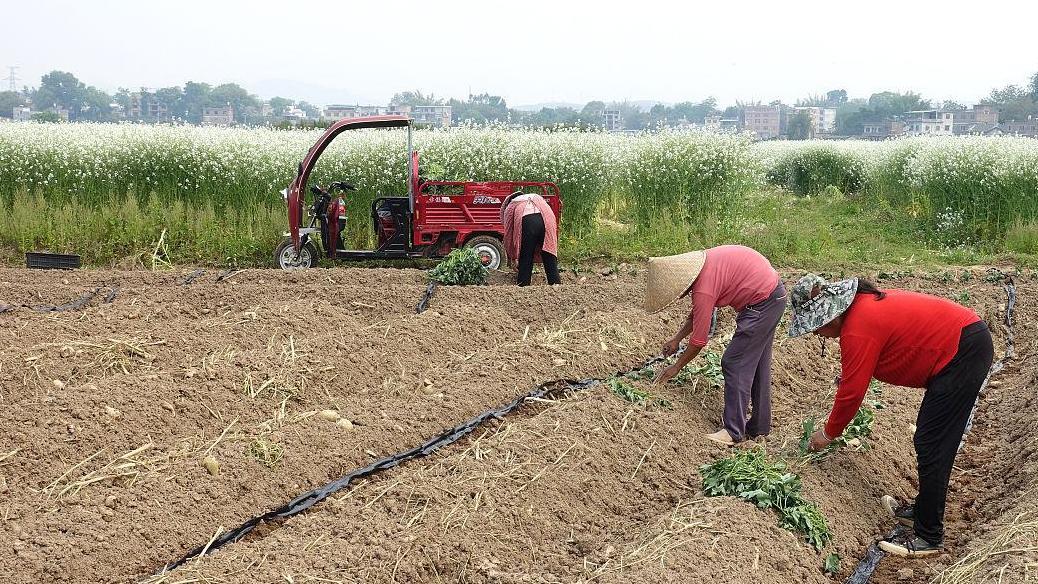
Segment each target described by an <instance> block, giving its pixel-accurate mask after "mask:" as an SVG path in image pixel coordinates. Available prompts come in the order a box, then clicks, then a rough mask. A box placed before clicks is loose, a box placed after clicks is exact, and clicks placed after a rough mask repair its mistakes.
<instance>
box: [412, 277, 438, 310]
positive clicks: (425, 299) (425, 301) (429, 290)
mask: <svg viewBox="0 0 1038 584" xmlns="http://www.w3.org/2000/svg"><path fill="white" fill-rule="evenodd" d="M434 292H436V280H432V281H430V282H429V285H428V286H426V287H425V293H424V294H422V298H421V300H419V301H418V305H417V306H415V307H414V311H415V314H421V313H423V312H425V309H426V308H429V301H430V300H432V297H433V293H434Z"/></svg>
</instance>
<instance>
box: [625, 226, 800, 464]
mask: <svg viewBox="0 0 1038 584" xmlns="http://www.w3.org/2000/svg"><path fill="white" fill-rule="evenodd" d="M685 296H690V297H691V298H692V309H691V310H690V311H689V314H688V318H686V319H685V323H684V324H683V325H682V327H681V329H680V330H679V331H678V332H677V334H676V335H674V337H673V338H671V339H670V340H669V341H667V342H666V344H664V345H663V354H664V355H673V354H674V353H675V352H677V350H678V346H679V345H680V344H681V341H682V340H683V339H684V338H685V337H689V340H688V346H687V348H686V349H685V350H684V351H683V352H682V353H681V355H679V356H678V358H677V361H676V362H675V363H674V364H673V365H670V366H669V367H666V368H665V369H663V370H662V371H660V373H659V375H658V376H657V377H656V382H657V383H666V382H667V381H669V380H670V379H671V378H673V377H674V376H675V375H677V374H678V372H679V371H681V368H682V367H684V366H685V365H687V364H688V363H689V362H690V361H692V359H695V357H696V355H698V354H699V352H700V351H701V350H702V349H703V347H704V346H706V342H707V337H708V336H709V334H710V320H711V317H712V316H713V313H714V309H715V308H718V307H722V306H731V307H732V308H733V309H735V311H736V312H737V313H738V316H737V317H736V320H735V322H736V327H735V336H733V337H732V342H730V343H728V348H727V349H725V352H724V356H723V357H722V358H721V371H722V373H723V374H724V427H723V428H721V429H720V430H718V431H717V432H715V433H713V434H707V435H706V438H708V439H710V440H713V441H714V442H720V443H721V444H726V445H727V444H733V443H735V442H741V441H742V440H744V439H746V438H753V437H756V436H766V435H767V434H768V433H769V432H771V345H772V342H773V341H774V339H775V329H776V328H777V327H778V323H779V320H781V319H782V313H783V312H785V310H786V289H785V287H784V286H783V285H782V280H781V279H779V275H778V272H776V271H775V269H774V268H772V267H771V263H770V262H769V261H768V260H767V258H765V257H764V256H762V255H761V254H760V253H758V252H757V251H756V250H753V249H750V248H748V247H745V246H742V245H722V246H719V247H712V248H710V249H708V250H705V251H693V252H689V253H684V254H681V255H676V256H667V257H660V258H649V286H648V291H647V298H646V302H645V308H646V310H648V311H649V312H657V311H659V310H662V309H664V308H666V307H667V306H669V305H670V304H671V303H672V302H674V301H675V300H677V299H679V298H683V297H685ZM751 404H752V406H753V410H752V414H751V415H750V416H749V419H748V420H747V416H746V411H747V408H748V407H749V406H750V405H751Z"/></svg>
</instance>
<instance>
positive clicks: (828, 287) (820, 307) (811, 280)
mask: <svg viewBox="0 0 1038 584" xmlns="http://www.w3.org/2000/svg"><path fill="white" fill-rule="evenodd" d="M816 288H817V289H818V294H817V295H815V296H813V297H812V292H814V290H815V289H816ZM857 291H858V279H857V278H850V279H848V280H840V281H839V282H833V283H832V284H830V283H829V282H826V281H825V278H822V277H821V276H816V275H815V274H808V275H806V276H804V277H803V278H800V280H799V281H798V282H797V283H796V285H795V286H793V290H792V291H791V292H790V293H789V300H790V307H791V308H792V311H793V317H792V319H791V322H790V325H789V336H791V337H799V336H801V335H806V334H807V333H810V332H813V331H816V330H818V329H819V328H821V327H823V326H825V325H827V324H829V323H830V322H832V320H833V319H834V318H836V317H837V316H840V315H841V314H843V313H844V312H846V311H847V309H848V308H850V306H851V303H852V302H854V294H855V293H856V292H857Z"/></svg>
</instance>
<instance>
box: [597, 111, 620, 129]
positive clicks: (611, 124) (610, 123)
mask: <svg viewBox="0 0 1038 584" xmlns="http://www.w3.org/2000/svg"><path fill="white" fill-rule="evenodd" d="M602 127H604V128H605V129H606V131H607V132H619V131H620V130H623V128H624V117H623V115H622V114H621V113H620V110H618V109H607V110H603V111H602Z"/></svg>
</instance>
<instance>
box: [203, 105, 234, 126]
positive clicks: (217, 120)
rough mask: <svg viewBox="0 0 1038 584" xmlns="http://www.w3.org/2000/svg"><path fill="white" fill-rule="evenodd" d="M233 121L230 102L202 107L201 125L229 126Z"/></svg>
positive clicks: (232, 110) (232, 109)
mask: <svg viewBox="0 0 1038 584" xmlns="http://www.w3.org/2000/svg"><path fill="white" fill-rule="evenodd" d="M233 123H234V108H233V107H231V105H230V104H228V105H224V106H219V107H203V108H202V125H205V126H230V125H231V124H233Z"/></svg>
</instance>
